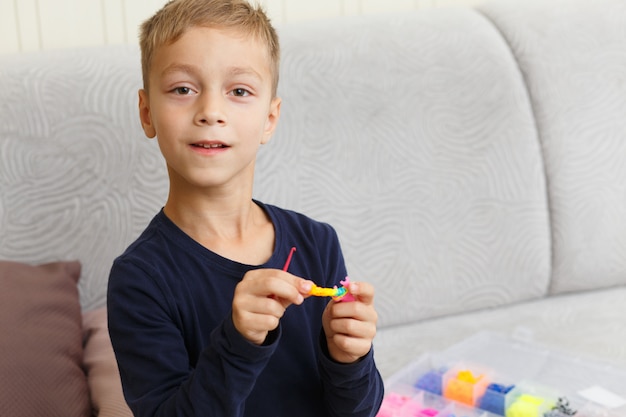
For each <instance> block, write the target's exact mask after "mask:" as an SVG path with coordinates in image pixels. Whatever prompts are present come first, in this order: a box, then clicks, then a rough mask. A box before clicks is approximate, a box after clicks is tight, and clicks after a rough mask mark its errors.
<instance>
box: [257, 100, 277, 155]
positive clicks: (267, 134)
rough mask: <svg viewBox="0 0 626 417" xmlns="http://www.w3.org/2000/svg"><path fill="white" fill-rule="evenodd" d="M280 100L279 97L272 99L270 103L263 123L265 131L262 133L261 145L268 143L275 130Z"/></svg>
mask: <svg viewBox="0 0 626 417" xmlns="http://www.w3.org/2000/svg"><path fill="white" fill-rule="evenodd" d="M281 103H282V100H281V99H280V97H274V98H273V99H272V102H271V103H270V111H269V114H268V115H267V120H266V122H265V130H264V131H263V140H261V144H262V145H265V144H266V143H267V142H269V141H270V139H271V138H272V135H273V134H274V131H275V130H276V126H277V125H278V119H279V118H280V105H281Z"/></svg>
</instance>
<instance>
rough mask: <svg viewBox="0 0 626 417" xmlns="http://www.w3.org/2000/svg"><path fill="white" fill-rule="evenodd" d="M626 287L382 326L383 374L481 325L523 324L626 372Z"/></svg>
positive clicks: (507, 329) (543, 340) (379, 357)
mask: <svg viewBox="0 0 626 417" xmlns="http://www.w3.org/2000/svg"><path fill="white" fill-rule="evenodd" d="M624 300H626V287H623V286H622V287H614V288H610V289H605V290H598V291H588V292H581V293H572V294H567V295H565V294H564V295H559V296H554V297H550V298H545V299H542V300H537V301H531V302H525V303H520V304H514V305H511V306H507V307H500V308H498V309H493V310H482V311H479V312H474V313H469V314H464V315H462V316H461V315H456V316H449V317H443V318H439V319H435V320H429V321H426V322H421V323H415V324H411V325H407V326H399V327H394V328H389V329H383V330H380V331H379V332H378V335H377V336H376V339H375V340H374V343H375V355H376V362H377V364H378V367H379V369H380V370H381V373H382V375H383V377H384V378H388V377H389V376H391V375H392V374H393V373H394V372H396V371H398V370H400V369H402V367H403V366H406V365H407V364H408V363H410V362H412V361H413V360H415V359H417V358H418V357H419V356H420V355H422V354H424V353H426V352H437V351H441V350H443V349H446V348H448V347H449V346H451V345H454V344H456V343H458V342H460V341H461V340H463V339H466V338H467V337H470V336H472V335H473V334H475V333H478V332H479V331H482V330H491V331H496V332H500V333H503V334H508V335H510V334H512V333H513V332H515V331H516V330H517V331H518V330H520V329H522V330H526V331H528V333H530V334H531V335H532V338H533V340H534V341H536V342H537V343H540V344H542V345H546V346H549V347H550V346H552V347H554V348H556V349H559V350H564V351H566V352H568V353H571V354H572V355H575V356H580V357H581V359H582V360H585V359H590V360H594V361H601V362H609V363H610V364H614V365H615V366H617V367H618V368H621V369H623V370H624V372H626V344H625V343H624V341H625V340H626V326H624V317H626V303H624Z"/></svg>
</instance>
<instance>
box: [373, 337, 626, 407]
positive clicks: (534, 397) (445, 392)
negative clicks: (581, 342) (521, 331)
mask: <svg viewBox="0 0 626 417" xmlns="http://www.w3.org/2000/svg"><path fill="white" fill-rule="evenodd" d="M385 385H386V387H385V388H386V393H385V399H384V400H383V405H382V407H381V410H380V412H379V413H378V417H413V416H418V417H502V416H503V417H570V416H575V417H626V370H624V369H617V368H616V367H614V366H612V365H611V364H609V363H601V362H598V361H593V360H588V359H584V358H580V357H574V356H572V355H571V354H569V353H567V352H564V351H560V350H556V349H550V348H548V347H546V346H542V345H539V344H535V343H533V342H531V341H528V340H522V339H520V338H513V337H507V336H505V335H501V334H498V333H493V332H481V333H478V334H477V335H475V336H473V337H471V338H469V339H467V340H465V341H463V342H461V343H459V344H457V345H454V346H452V347H450V348H449V349H446V350H445V351H443V352H439V353H432V354H426V355H423V356H422V357H420V358H419V359H417V360H416V361H414V362H412V363H411V364H410V365H409V366H407V367H406V368H404V369H403V370H401V371H400V372H398V373H396V374H395V375H393V376H392V377H391V378H389V379H388V380H387V381H386V384H385Z"/></svg>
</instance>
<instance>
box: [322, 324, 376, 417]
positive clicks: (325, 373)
mask: <svg viewBox="0 0 626 417" xmlns="http://www.w3.org/2000/svg"><path fill="white" fill-rule="evenodd" d="M320 350H321V352H320V353H319V356H318V357H319V366H320V370H321V372H320V374H321V377H322V383H323V385H324V398H325V402H326V406H327V408H328V413H329V416H332V417H347V416H351V417H374V416H375V415H376V413H377V412H378V409H379V408H380V404H381V402H382V400H383V395H384V386H383V380H382V377H381V376H380V373H379V372H378V370H377V369H376V364H375V362H374V351H373V348H372V349H370V351H369V352H368V354H367V355H365V356H364V357H362V358H361V359H360V360H359V361H358V362H356V363H353V364H341V363H337V362H335V361H333V360H332V359H331V358H330V355H329V353H328V349H327V347H326V338H325V336H324V335H323V333H322V335H321V336H320Z"/></svg>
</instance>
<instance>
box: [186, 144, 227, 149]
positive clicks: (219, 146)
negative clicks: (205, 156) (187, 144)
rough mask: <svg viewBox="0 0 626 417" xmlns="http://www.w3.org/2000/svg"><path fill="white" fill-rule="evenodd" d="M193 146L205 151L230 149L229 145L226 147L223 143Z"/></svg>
mask: <svg viewBox="0 0 626 417" xmlns="http://www.w3.org/2000/svg"><path fill="white" fill-rule="evenodd" d="M191 146H195V147H196V148H204V149H218V148H228V145H224V144H223V143H192V144H191Z"/></svg>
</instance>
